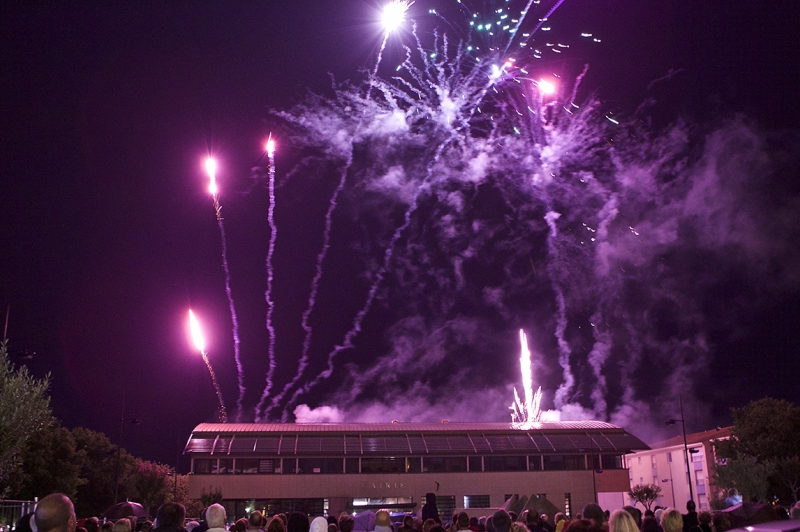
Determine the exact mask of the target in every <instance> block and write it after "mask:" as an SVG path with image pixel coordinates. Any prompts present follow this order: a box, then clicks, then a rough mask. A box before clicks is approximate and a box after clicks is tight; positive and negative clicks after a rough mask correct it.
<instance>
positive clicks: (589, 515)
mask: <svg viewBox="0 0 800 532" xmlns="http://www.w3.org/2000/svg"><path fill="white" fill-rule="evenodd" d="M581 513H582V514H583V518H584V519H588V520H590V521H592V522H593V523H594V524H596V525H597V526H603V523H604V522H605V519H606V514H605V512H603V509H602V508H600V505H599V504H595V503H593V502H590V503H589V504H587V505H586V506H584V507H583V512H581Z"/></svg>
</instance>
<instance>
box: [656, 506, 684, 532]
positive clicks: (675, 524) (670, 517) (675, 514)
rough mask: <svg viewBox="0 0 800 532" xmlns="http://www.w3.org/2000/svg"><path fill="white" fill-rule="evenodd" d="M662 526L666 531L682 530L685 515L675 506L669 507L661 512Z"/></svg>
mask: <svg viewBox="0 0 800 532" xmlns="http://www.w3.org/2000/svg"><path fill="white" fill-rule="evenodd" d="M661 528H663V529H664V532H681V531H682V530H683V516H682V515H681V513H680V512H679V511H678V510H676V509H675V508H667V509H666V510H664V513H663V514H661Z"/></svg>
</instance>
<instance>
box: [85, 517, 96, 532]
mask: <svg viewBox="0 0 800 532" xmlns="http://www.w3.org/2000/svg"><path fill="white" fill-rule="evenodd" d="M83 528H85V529H86V532H97V530H98V529H99V528H100V521H98V520H97V518H96V517H89V518H87V519H86V520H85V521H84V522H83Z"/></svg>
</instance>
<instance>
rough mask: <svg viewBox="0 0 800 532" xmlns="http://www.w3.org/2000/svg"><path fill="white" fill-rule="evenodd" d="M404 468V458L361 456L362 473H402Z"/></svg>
mask: <svg viewBox="0 0 800 532" xmlns="http://www.w3.org/2000/svg"><path fill="white" fill-rule="evenodd" d="M405 470H406V459H405V458H362V459H361V472H362V473H403V472H405Z"/></svg>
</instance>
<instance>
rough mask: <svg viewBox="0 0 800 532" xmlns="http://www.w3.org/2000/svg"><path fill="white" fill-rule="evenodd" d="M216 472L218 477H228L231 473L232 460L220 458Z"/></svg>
mask: <svg viewBox="0 0 800 532" xmlns="http://www.w3.org/2000/svg"><path fill="white" fill-rule="evenodd" d="M217 472H218V473H219V474H220V475H230V474H231V473H233V460H232V459H230V458H220V460H219V468H218V469H217Z"/></svg>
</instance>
